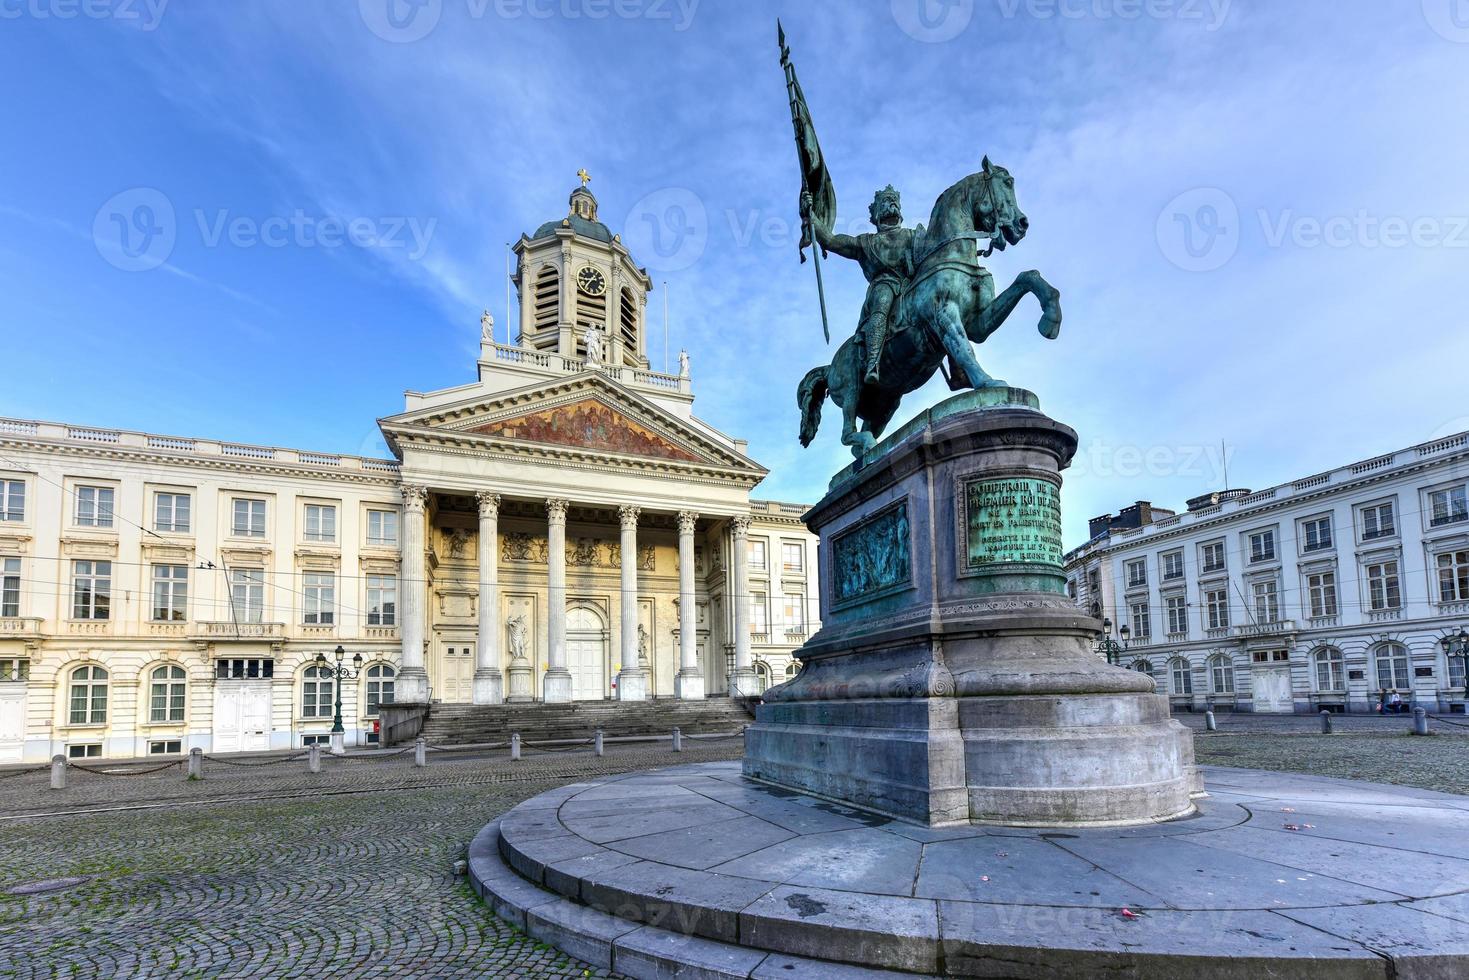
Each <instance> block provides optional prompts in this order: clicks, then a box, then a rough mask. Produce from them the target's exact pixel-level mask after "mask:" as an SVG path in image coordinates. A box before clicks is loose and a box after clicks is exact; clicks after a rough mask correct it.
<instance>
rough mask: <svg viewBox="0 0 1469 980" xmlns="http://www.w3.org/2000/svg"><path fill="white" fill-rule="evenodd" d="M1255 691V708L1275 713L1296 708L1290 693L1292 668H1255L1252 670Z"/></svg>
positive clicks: (1286, 711)
mask: <svg viewBox="0 0 1469 980" xmlns="http://www.w3.org/2000/svg"><path fill="white" fill-rule="evenodd" d="M1251 674H1252V677H1251V679H1252V681H1253V684H1254V693H1255V710H1256V711H1264V712H1270V713H1273V714H1280V713H1288V712H1291V711H1293V710H1295V704H1294V703H1293V701H1292V699H1291V693H1290V668H1289V667H1271V668H1266V669H1261V668H1258V667H1256V668H1254V670H1253V671H1252V672H1251Z"/></svg>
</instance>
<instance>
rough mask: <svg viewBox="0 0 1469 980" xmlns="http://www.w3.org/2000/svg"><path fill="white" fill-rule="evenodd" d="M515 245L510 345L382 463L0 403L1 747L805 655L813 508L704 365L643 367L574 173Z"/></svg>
mask: <svg viewBox="0 0 1469 980" xmlns="http://www.w3.org/2000/svg"><path fill="white" fill-rule="evenodd" d="M515 251H516V253H517V255H518V258H519V266H518V270H517V273H516V277H515V280H516V285H517V286H518V289H519V294H520V310H521V319H520V323H519V324H518V331H517V333H518V335H517V336H516V337H515V338H514V342H513V343H505V344H502V343H499V342H498V341H497V338H496V337H495V334H494V327H493V323H492V322H491V321H490V319H489V317H488V315H486V317H485V319H484V321H483V323H482V337H481V345H480V357H479V360H478V364H477V375H476V378H475V380H473V381H472V382H470V383H468V384H464V385H461V386H458V387H454V388H449V389H445V390H441V391H433V392H426V393H417V392H410V393H409V394H408V395H407V398H406V404H405V406H404V411H403V412H401V413H400V414H397V415H394V416H391V417H389V418H385V419H382V420H380V422H379V424H380V427H381V430H382V432H383V435H384V437H385V439H386V441H387V443H388V445H389V447H390V448H391V450H392V452H393V456H394V458H393V459H365V458H359V457H354V456H344V455H339V454H334V453H323V452H308V451H304V450H289V449H280V448H274V447H264V446H251V445H240V444H235V443H229V442H221V441H217V440H210V439H203V438H194V437H180V436H171V435H170V436H165V435H157V434H151V433H141V432H127V431H121V430H114V429H102V428H92V427H84V426H78V425H71V424H66V423H50V422H39V421H31V420H24V419H0V763H4V762H17V761H32V760H42V759H46V758H49V757H51V756H52V755H53V754H58V753H59V754H64V755H68V756H69V757H72V758H77V759H85V758H92V757H133V756H149V755H152V756H168V755H173V754H175V753H180V752H187V751H188V750H189V749H191V748H194V747H201V748H203V749H204V750H206V751H210V752H228V751H252V750H264V749H281V748H291V747H298V746H301V745H303V744H310V743H312V742H316V741H320V742H326V741H327V740H328V733H329V732H330V730H331V728H332V724H333V721H334V716H335V714H336V710H337V702H338V701H340V703H341V714H342V721H343V727H344V728H345V730H346V736H345V741H346V742H347V744H371V743H372V742H374V741H375V740H376V735H375V731H374V728H375V725H374V722H375V720H376V718H377V716H378V713H379V711H380V709H381V705H382V704H384V703H389V702H394V701H396V702H400V703H401V702H414V703H423V702H428V703H434V702H439V703H477V704H485V705H494V704H499V703H504V702H512V703H513V702H529V701H547V702H567V701H577V700H605V699H617V700H621V701H629V702H633V701H642V700H645V699H649V698H686V699H695V698H703V697H706V696H712V695H721V694H729V693H741V694H755V693H759V692H760V691H761V690H763V689H764V688H765V687H767V686H769V685H771V684H774V683H779V682H781V681H783V680H785V679H786V677H787V676H789V674H790V673H793V671H794V664H793V660H792V652H793V651H794V649H795V648H796V647H799V646H800V644H801V643H803V642H804V641H805V637H806V635H807V634H808V632H810V631H812V630H814V629H816V628H817V626H818V625H819V624H817V623H816V622H815V620H816V613H817V609H816V598H815V594H816V589H815V587H814V584H815V582H816V564H815V563H816V561H817V553H816V541H815V538H814V537H813V536H812V535H811V534H810V533H809V532H808V531H807V530H806V528H805V526H804V525H803V524H802V523H801V520H800V515H801V513H802V512H803V511H804V510H805V508H804V507H803V506H801V505H796V504H784V503H775V502H767V501H760V500H752V499H751V496H750V494H751V492H752V490H753V489H754V488H755V487H756V485H757V484H759V482H760V481H761V480H762V479H763V478H764V476H765V475H766V471H765V470H764V469H763V468H762V467H761V466H760V465H759V464H758V463H756V462H755V461H754V460H752V459H751V458H750V457H749V456H748V454H747V447H746V445H745V443H744V442H743V441H741V440H739V439H737V438H734V437H732V436H730V435H727V434H725V433H723V432H720V431H718V430H717V429H715V428H713V427H712V426H710V425H708V424H707V423H705V422H703V421H702V420H700V419H699V418H698V417H697V416H696V415H695V414H694V413H693V401H694V396H693V391H692V381H691V378H690V374H689V369H688V361H687V358H686V357H682V358H681V359H680V362H681V363H680V370H679V372H678V373H677V374H665V373H660V372H656V371H653V370H652V369H651V367H650V364H649V360H648V356H647V329H646V305H647V296H648V293H649V291H650V290H651V288H652V283H651V281H650V280H649V278H648V276H647V274H646V272H645V271H643V270H642V269H641V268H639V267H638V266H637V264H636V262H635V261H634V258H633V256H631V255H630V254H629V253H628V251H627V249H626V248H625V247H623V245H622V243H621V241H620V240H619V237H618V236H617V235H615V234H613V233H612V232H611V231H610V230H609V229H608V228H607V227H606V226H605V225H603V224H602V223H601V222H600V221H599V220H598V217H597V202H596V198H595V197H594V196H593V195H592V194H591V192H590V191H589V190H587V189H586V187H585V186H582V187H579V188H578V189H576V190H575V191H574V192H573V193H572V195H571V199H570V206H569V209H568V213H567V215H566V217H565V218H563V219H559V220H556V221H552V222H547V223H546V224H545V225H542V226H541V227H540V228H539V229H537V230H536V232H535V233H534V234H531V235H528V236H523V237H522V238H521V240H520V241H519V242H518V243H517V244H516V245H515ZM318 655H324V656H325V663H324V665H323V661H322V660H321V659H320V658H319V656H318ZM339 656H340V657H341V659H342V665H343V666H344V667H346V668H347V670H345V671H336V670H334V668H336V666H337V659H338V657H339ZM358 657H360V658H361V659H360V664H359V665H358V666H355V667H354V664H357V663H358V661H357V658H358ZM344 673H345V674H347V675H350V676H341V675H342V674H344ZM634 710H635V708H634Z"/></svg>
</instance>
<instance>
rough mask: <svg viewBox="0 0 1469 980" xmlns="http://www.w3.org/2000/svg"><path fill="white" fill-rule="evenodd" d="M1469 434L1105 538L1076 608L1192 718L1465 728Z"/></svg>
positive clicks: (1133, 516)
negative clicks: (1227, 713)
mask: <svg viewBox="0 0 1469 980" xmlns="http://www.w3.org/2000/svg"><path fill="white" fill-rule="evenodd" d="M1466 466H1469V433H1459V434H1457V435H1453V436H1449V437H1447V438H1443V439H1438V440H1435V441H1433V442H1429V443H1424V444H1421V445H1417V446H1410V447H1408V448H1406V449H1401V450H1399V451H1397V452H1392V453H1387V454H1386V455H1383V456H1377V457H1374V458H1372V459H1366V460H1360V461H1358V462H1355V463H1350V464H1347V465H1345V466H1341V467H1338V468H1336V469H1333V470H1329V471H1327V472H1325V473H1315V474H1311V475H1308V476H1304V477H1302V478H1300V479H1297V480H1293V481H1291V482H1289V483H1284V484H1281V485H1280V486H1275V487H1269V488H1266V489H1264V490H1259V491H1255V492H1251V491H1249V490H1228V491H1222V492H1220V493H1213V494H1207V495H1205V496H1202V497H1198V498H1195V499H1194V500H1190V501H1189V502H1188V510H1187V511H1186V512H1184V513H1178V514H1175V513H1173V512H1172V511H1165V510H1158V509H1156V508H1152V507H1151V506H1150V505H1148V504H1147V503H1145V502H1139V503H1138V504H1135V505H1133V506H1132V507H1129V508H1127V509H1126V510H1125V511H1123V512H1121V513H1120V514H1118V515H1115V516H1114V515H1104V516H1103V517H1100V518H1097V519H1096V520H1094V521H1093V522H1092V532H1093V537H1092V540H1091V541H1089V542H1088V543H1087V544H1086V545H1084V546H1082V547H1081V548H1078V549H1076V550H1075V551H1073V552H1072V553H1070V554H1069V555H1068V556H1067V566H1066V570H1067V576H1068V580H1069V582H1070V589H1071V594H1072V596H1073V597H1074V598H1076V600H1077V601H1078V602H1079V603H1080V604H1081V605H1082V606H1084V607H1085V608H1087V610H1088V611H1089V612H1091V613H1092V614H1093V615H1096V616H1099V617H1106V618H1107V619H1108V620H1110V621H1111V622H1112V623H1113V624H1114V630H1115V632H1116V634H1117V637H1118V638H1120V634H1121V632H1122V628H1123V627H1125V628H1126V630H1127V633H1128V635H1127V637H1126V641H1127V649H1126V651H1125V653H1123V654H1122V658H1121V660H1122V663H1123V664H1124V665H1126V666H1130V667H1132V668H1134V669H1136V670H1140V671H1143V672H1145V673H1147V674H1150V675H1151V676H1152V677H1153V679H1154V680H1155V681H1156V682H1157V685H1158V690H1159V691H1160V692H1161V693H1166V694H1168V695H1169V697H1170V698H1171V699H1172V702H1173V705H1174V707H1175V708H1176V709H1182V710H1196V709H1203V708H1205V707H1213V708H1215V709H1220V710H1240V711H1256V712H1267V713H1289V712H1316V711H1321V710H1329V711H1353V712H1364V711H1372V710H1375V709H1376V707H1377V706H1378V705H1379V704H1380V702H1381V700H1382V698H1383V696H1384V693H1386V694H1387V695H1388V696H1389V697H1390V696H1391V694H1392V692H1394V691H1396V692H1397V694H1398V696H1399V697H1400V698H1401V699H1402V702H1403V704H1404V705H1407V706H1416V705H1422V706H1424V707H1426V708H1427V709H1428V710H1430V711H1445V712H1455V713H1457V712H1463V711H1464V710H1465V704H1466V700H1469V698H1466V693H1469V692H1466V689H1465V684H1466V677H1465V661H1464V658H1463V656H1462V655H1461V654H1460V653H1458V652H1457V651H1456V649H1455V648H1454V647H1453V646H1452V645H1451V646H1450V647H1449V648H1448V649H1446V648H1445V646H1444V642H1443V641H1444V639H1445V638H1446V637H1449V636H1451V635H1456V634H1457V633H1458V632H1459V631H1460V630H1462V629H1465V628H1469V476H1466V472H1469V470H1466Z"/></svg>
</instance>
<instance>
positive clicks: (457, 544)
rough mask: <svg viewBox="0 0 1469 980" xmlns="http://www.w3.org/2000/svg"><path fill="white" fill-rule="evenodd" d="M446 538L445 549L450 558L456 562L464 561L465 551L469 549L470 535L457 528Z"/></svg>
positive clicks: (447, 534)
mask: <svg viewBox="0 0 1469 980" xmlns="http://www.w3.org/2000/svg"><path fill="white" fill-rule="evenodd" d="M444 537H445V545H444V547H445V549H446V550H447V552H448V555H449V557H450V558H451V559H454V560H459V559H462V558H463V557H464V551H465V549H466V548H468V547H469V539H470V537H471V535H470V533H469V532H468V531H466V530H465V529H464V528H462V527H456V528H454V530H452V531H449V532H447V533H446V534H445V536H444Z"/></svg>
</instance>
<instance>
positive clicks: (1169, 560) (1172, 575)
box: [1163, 551, 1183, 582]
mask: <svg viewBox="0 0 1469 980" xmlns="http://www.w3.org/2000/svg"><path fill="white" fill-rule="evenodd" d="M1180 578H1183V552H1181V551H1170V552H1168V553H1167V554H1166V555H1164V556H1163V581H1165V582H1171V581H1173V580H1174V579H1180Z"/></svg>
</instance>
